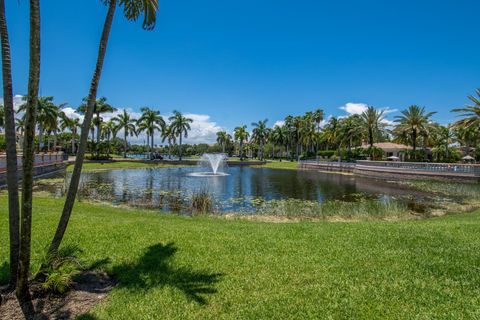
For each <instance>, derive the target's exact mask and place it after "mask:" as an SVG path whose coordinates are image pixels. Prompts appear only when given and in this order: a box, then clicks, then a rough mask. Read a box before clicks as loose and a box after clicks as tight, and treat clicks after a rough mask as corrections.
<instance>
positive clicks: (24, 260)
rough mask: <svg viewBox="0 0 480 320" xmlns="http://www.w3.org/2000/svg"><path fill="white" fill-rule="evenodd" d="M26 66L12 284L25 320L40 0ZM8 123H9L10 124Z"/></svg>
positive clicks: (35, 3)
mask: <svg viewBox="0 0 480 320" xmlns="http://www.w3.org/2000/svg"><path fill="white" fill-rule="evenodd" d="M29 54H30V65H29V75H28V94H27V104H26V107H25V137H24V143H23V162H22V167H23V168H22V171H23V177H22V207H21V212H20V251H19V258H18V261H19V266H18V273H17V283H16V291H15V292H16V296H17V299H18V302H19V303H20V306H21V308H22V311H23V314H24V315H25V318H27V319H31V318H33V315H34V313H35V309H34V307H33V303H32V299H31V295H30V291H29V284H28V277H29V275H30V244H31V234H32V233H31V232H32V199H33V197H32V195H33V194H32V191H33V163H34V159H35V157H34V152H35V126H36V118H37V115H36V113H37V105H38V88H39V83H40V0H30V50H29ZM10 122H11V120H10Z"/></svg>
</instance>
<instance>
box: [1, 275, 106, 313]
mask: <svg viewBox="0 0 480 320" xmlns="http://www.w3.org/2000/svg"><path fill="white" fill-rule="evenodd" d="M75 280H76V282H75V284H74V285H73V287H72V289H71V290H70V291H68V292H67V293H66V294H64V295H54V294H45V292H43V291H42V290H41V288H39V287H38V286H35V285H32V287H33V289H32V296H33V298H34V301H33V304H34V306H35V310H36V311H37V313H39V316H38V319H75V318H76V317H78V316H79V315H83V314H86V313H88V312H89V310H90V309H92V307H93V306H95V305H96V304H97V303H99V302H100V301H102V300H103V299H105V298H106V296H107V293H108V292H109V291H110V290H112V289H113V287H114V286H115V281H114V280H113V279H112V278H110V277H109V276H108V275H107V274H106V273H104V272H92V271H88V272H84V273H82V274H81V275H79V276H78V277H77V278H76V279H75ZM0 319H5V320H10V319H11V320H23V319H25V318H24V316H23V314H22V311H21V309H20V305H19V304H18V301H17V299H16V298H15V296H14V294H9V295H8V296H5V297H4V301H3V303H2V305H0Z"/></svg>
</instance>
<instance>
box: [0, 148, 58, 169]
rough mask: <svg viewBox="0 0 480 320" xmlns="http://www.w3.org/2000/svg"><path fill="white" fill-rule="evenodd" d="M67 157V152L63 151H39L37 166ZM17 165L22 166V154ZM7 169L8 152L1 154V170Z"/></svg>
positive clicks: (56, 161)
mask: <svg viewBox="0 0 480 320" xmlns="http://www.w3.org/2000/svg"><path fill="white" fill-rule="evenodd" d="M64 160H66V159H65V154H64V153H63V152H46V153H37V154H35V160H34V161H35V162H34V166H35V167H41V166H46V165H51V164H56V163H62V162H63V161H64ZM17 167H18V168H21V167H22V155H21V154H20V155H18V156H17ZM6 170H7V156H6V154H4V153H2V154H0V172H5V171H6Z"/></svg>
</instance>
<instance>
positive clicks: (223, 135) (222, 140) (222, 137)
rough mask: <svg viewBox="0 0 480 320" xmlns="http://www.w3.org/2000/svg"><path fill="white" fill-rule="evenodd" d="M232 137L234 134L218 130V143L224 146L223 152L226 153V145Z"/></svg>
mask: <svg viewBox="0 0 480 320" xmlns="http://www.w3.org/2000/svg"><path fill="white" fill-rule="evenodd" d="M231 139H232V136H231V135H229V134H228V133H227V131H224V130H223V131H218V132H217V143H218V144H219V145H221V146H222V153H225V147H226V146H227V144H228V143H229V142H230V140H231Z"/></svg>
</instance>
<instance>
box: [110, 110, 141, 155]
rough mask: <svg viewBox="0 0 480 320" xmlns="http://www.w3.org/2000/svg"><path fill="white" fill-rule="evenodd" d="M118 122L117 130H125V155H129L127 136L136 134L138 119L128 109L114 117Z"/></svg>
mask: <svg viewBox="0 0 480 320" xmlns="http://www.w3.org/2000/svg"><path fill="white" fill-rule="evenodd" d="M112 120H113V121H115V122H116V123H117V126H116V130H117V131H119V130H123V157H124V158H126V157H127V145H128V143H127V137H128V136H129V135H130V136H133V135H134V134H136V129H135V123H136V120H135V119H133V118H131V117H130V115H129V114H128V113H127V111H126V110H123V113H122V114H119V115H118V116H116V117H115V118H113V119H112Z"/></svg>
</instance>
